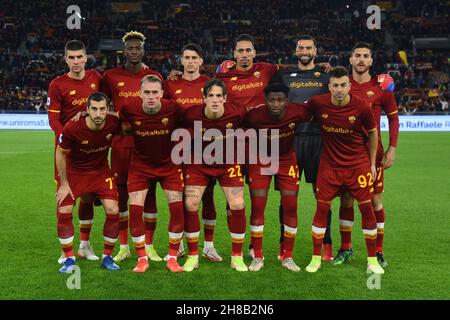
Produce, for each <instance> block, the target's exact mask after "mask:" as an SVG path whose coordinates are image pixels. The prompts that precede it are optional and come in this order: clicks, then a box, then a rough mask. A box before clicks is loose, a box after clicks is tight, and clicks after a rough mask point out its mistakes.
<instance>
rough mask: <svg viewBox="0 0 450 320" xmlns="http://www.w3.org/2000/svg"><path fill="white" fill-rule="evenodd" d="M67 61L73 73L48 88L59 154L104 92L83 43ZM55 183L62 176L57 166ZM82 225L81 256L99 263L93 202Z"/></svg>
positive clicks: (74, 45) (68, 51)
mask: <svg viewBox="0 0 450 320" xmlns="http://www.w3.org/2000/svg"><path fill="white" fill-rule="evenodd" d="M64 60H65V62H66V64H67V66H68V67H69V72H67V73H66V74H64V75H62V76H59V77H57V78H55V79H53V80H52V81H51V82H50V86H49V88H48V99H47V107H48V119H49V123H50V127H51V128H52V129H53V131H54V132H55V151H56V147H57V145H58V139H59V135H60V134H61V132H62V130H63V128H64V126H65V125H66V124H67V123H68V122H69V121H70V119H72V117H74V116H75V115H76V114H77V113H78V112H80V111H86V107H87V102H88V97H89V95H90V94H92V93H94V92H96V91H98V90H99V88H100V80H101V76H100V74H99V73H98V72H97V71H95V70H85V66H86V62H87V55H86V47H85V46H84V44H83V43H82V42H81V41H78V40H71V41H69V42H67V43H66V45H65V48H64ZM55 180H56V182H58V181H59V179H58V172H57V170H56V164H55ZM78 218H79V222H80V247H79V249H78V256H79V257H80V258H86V259H88V260H98V259H99V258H98V257H97V256H96V255H95V253H94V250H93V249H92V247H91V245H90V242H89V236H90V232H91V228H92V222H93V218H94V205H93V203H92V201H90V202H89V201H88V199H84V198H81V199H80V202H79V207H78ZM64 260H65V257H64V253H63V254H62V255H61V257H60V258H59V260H58V262H59V263H60V264H61V263H63V262H64Z"/></svg>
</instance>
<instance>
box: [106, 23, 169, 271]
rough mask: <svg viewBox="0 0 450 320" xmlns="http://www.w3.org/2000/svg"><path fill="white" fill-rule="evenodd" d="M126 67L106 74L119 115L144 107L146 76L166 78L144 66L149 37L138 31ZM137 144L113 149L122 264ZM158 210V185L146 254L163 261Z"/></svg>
mask: <svg viewBox="0 0 450 320" xmlns="http://www.w3.org/2000/svg"><path fill="white" fill-rule="evenodd" d="M122 41H123V44H124V55H125V58H126V63H125V65H123V66H119V67H117V68H114V69H111V70H108V71H106V72H105V74H104V76H103V79H102V84H101V90H102V92H104V93H105V94H106V95H107V96H108V97H109V98H110V99H111V100H112V102H113V106H114V109H115V111H120V110H121V109H122V108H123V107H124V106H125V105H133V104H140V103H141V102H140V101H141V100H140V97H139V89H140V87H141V79H142V78H143V77H145V76H146V75H150V74H153V75H156V76H157V77H158V78H160V79H161V80H163V78H162V76H161V75H160V74H159V73H158V72H156V71H155V70H152V69H150V68H148V67H147V66H146V65H145V64H143V63H142V59H143V57H144V44H145V36H144V35H143V34H142V33H140V32H136V31H130V32H127V33H126V34H125V35H124V36H123V38H122ZM133 148H134V144H133V137H131V136H117V137H115V138H114V141H113V144H112V148H111V171H112V172H113V174H114V177H115V179H116V184H117V189H118V190H119V210H120V232H119V241H120V250H119V252H118V254H117V255H116V256H115V257H114V261H116V262H119V261H122V260H124V259H126V258H128V257H129V256H130V249H129V246H128V215H129V214H128V191H127V179H128V167H129V165H130V161H131V153H132V152H133ZM156 212H157V208H156V199H155V185H152V186H150V190H149V192H148V195H147V198H146V201H145V206H144V220H145V251H146V253H147V256H148V257H149V258H150V259H151V260H152V261H162V259H161V257H159V256H158V254H157V253H156V251H155V249H154V247H153V235H154V233H155V229H156V219H157V213H156Z"/></svg>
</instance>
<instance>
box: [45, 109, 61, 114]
mask: <svg viewBox="0 0 450 320" xmlns="http://www.w3.org/2000/svg"><path fill="white" fill-rule="evenodd" d="M48 112H55V113H60V112H61V110H50V109H49V110H48Z"/></svg>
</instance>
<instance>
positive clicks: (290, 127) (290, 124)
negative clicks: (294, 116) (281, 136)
mask: <svg viewBox="0 0 450 320" xmlns="http://www.w3.org/2000/svg"><path fill="white" fill-rule="evenodd" d="M294 127H295V123H294V122H291V123H289V129H291V130H292V129H294Z"/></svg>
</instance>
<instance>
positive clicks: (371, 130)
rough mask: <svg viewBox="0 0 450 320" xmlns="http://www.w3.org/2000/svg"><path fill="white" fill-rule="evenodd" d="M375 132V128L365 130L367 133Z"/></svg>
mask: <svg viewBox="0 0 450 320" xmlns="http://www.w3.org/2000/svg"><path fill="white" fill-rule="evenodd" d="M375 130H377V128H373V129H370V130H367V132H373V131H375Z"/></svg>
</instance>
